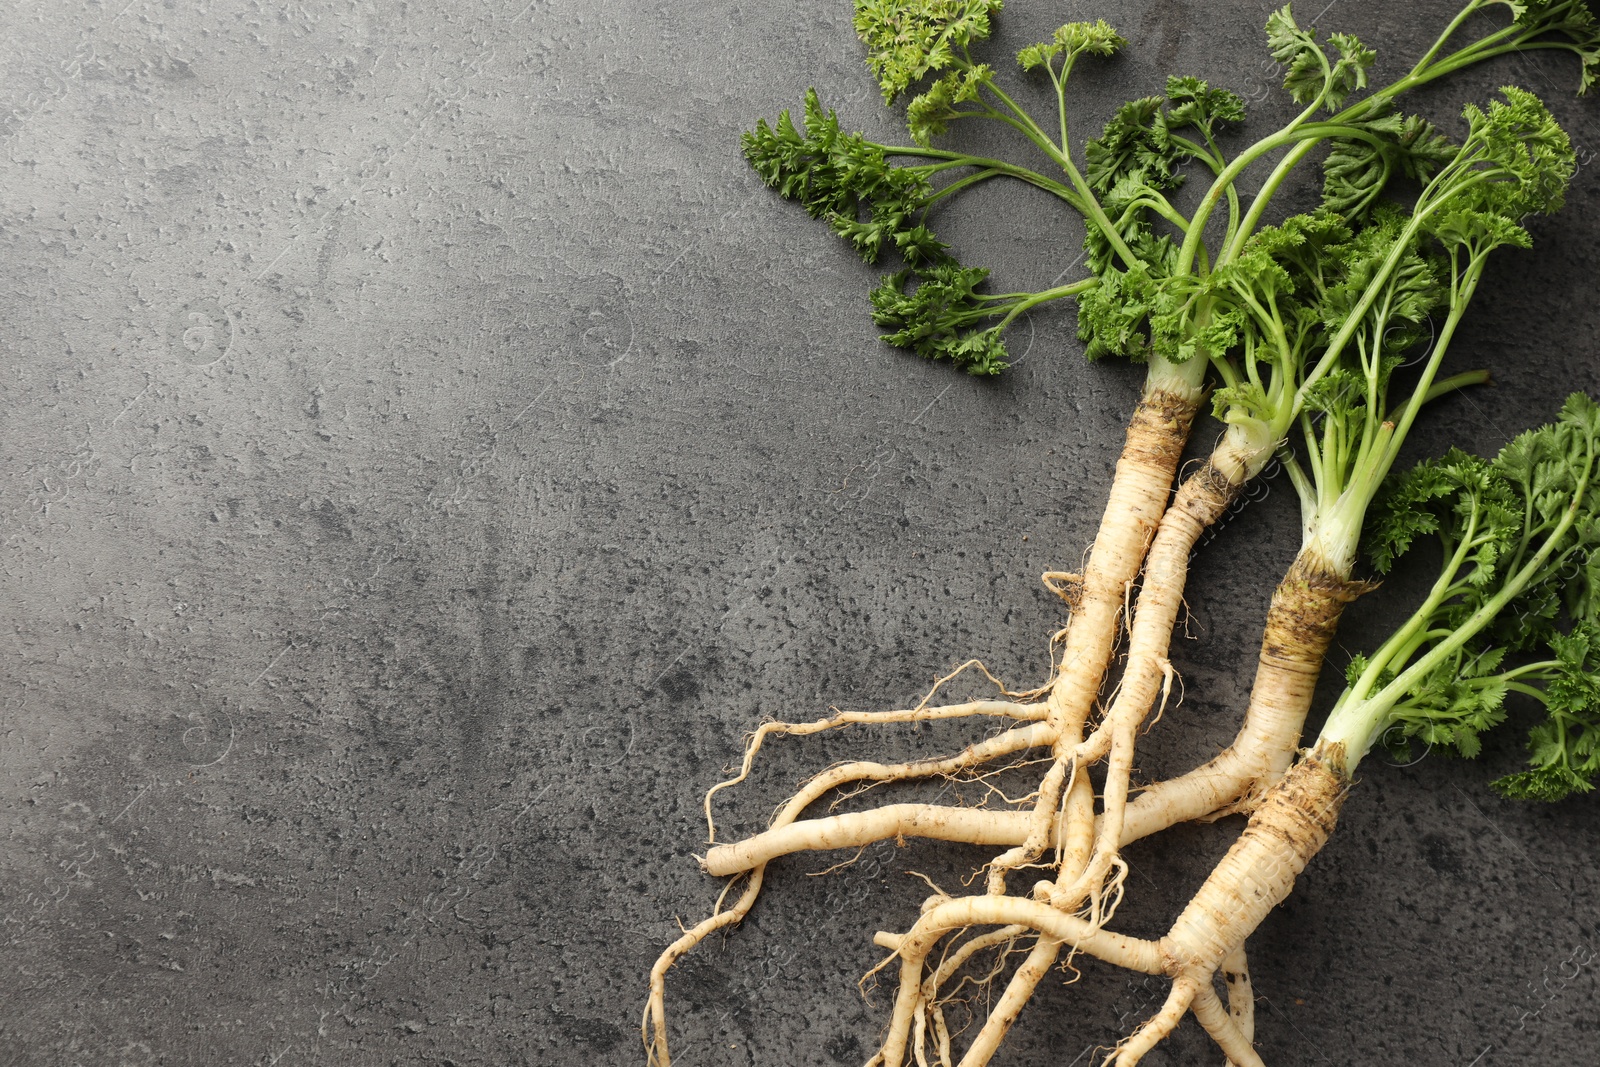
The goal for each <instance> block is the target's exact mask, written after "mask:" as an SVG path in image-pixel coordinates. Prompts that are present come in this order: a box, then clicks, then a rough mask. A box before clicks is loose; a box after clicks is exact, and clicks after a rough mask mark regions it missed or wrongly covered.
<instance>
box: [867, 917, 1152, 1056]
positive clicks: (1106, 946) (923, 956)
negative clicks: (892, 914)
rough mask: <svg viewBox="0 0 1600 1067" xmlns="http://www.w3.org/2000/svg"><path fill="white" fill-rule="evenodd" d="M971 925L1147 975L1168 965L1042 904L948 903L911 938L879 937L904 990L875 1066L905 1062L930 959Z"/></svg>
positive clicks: (1128, 940)
mask: <svg viewBox="0 0 1600 1067" xmlns="http://www.w3.org/2000/svg"><path fill="white" fill-rule="evenodd" d="M969 926H1022V927H1027V928H1028V929H1031V930H1035V931H1037V932H1038V933H1040V934H1042V935H1044V936H1046V937H1049V938H1053V939H1054V940H1056V941H1059V942H1064V943H1065V944H1068V945H1071V946H1072V947H1073V948H1074V949H1075V950H1076V951H1079V952H1084V953H1087V954H1089V955H1091V956H1094V957H1096V958H1098V959H1102V960H1105V961H1106V962H1108V963H1112V964H1115V965H1116V966H1119V967H1125V968H1127V969H1129V970H1134V971H1141V972H1143V973H1145V974H1157V973H1160V972H1161V970H1162V967H1163V963H1164V957H1163V954H1162V952H1161V947H1160V945H1158V944H1157V943H1156V942H1153V941H1142V940H1140V939H1138V938H1133V937H1127V936H1125V935H1122V934H1116V933H1112V932H1111V931H1109V930H1103V929H1100V928H1098V927H1095V926H1093V925H1091V924H1090V923H1088V922H1085V921H1084V920H1083V919H1080V918H1078V917H1077V916H1075V915H1067V914H1064V913H1063V912H1061V911H1059V910H1057V909H1055V908H1052V907H1051V906H1050V905H1048V904H1044V903H1040V902H1038V901H1033V900H1024V899H1022V898H1020V897H991V896H982V897H958V898H954V899H949V900H945V901H943V902H941V903H938V904H936V905H934V906H933V907H931V908H929V909H928V910H927V911H926V912H924V913H923V915H922V917H921V918H920V919H918V920H917V922H916V924H915V925H914V926H912V928H911V929H910V931H908V932H907V933H905V934H903V935H887V936H886V935H881V934H880V935H879V937H878V938H877V940H878V943H879V944H882V945H885V946H886V947H892V948H894V950H895V953H896V955H898V956H899V957H900V987H899V991H898V993H897V994H896V996H895V1005H894V1014H893V1015H892V1016H891V1017H890V1020H889V1030H888V1034H887V1035H886V1036H885V1038H884V1042H883V1044H882V1046H881V1047H880V1048H879V1051H878V1054H877V1055H876V1056H874V1057H873V1058H872V1059H871V1060H869V1061H868V1063H869V1064H888V1065H891V1067H899V1065H900V1064H901V1063H903V1062H904V1060H905V1054H906V1048H907V1043H908V1041H909V1040H910V1038H911V1034H912V1029H913V1027H914V1025H915V1022H916V1018H917V1016H918V1014H919V1012H922V1011H924V1010H925V1009H926V1007H927V1003H928V1001H927V1000H926V999H925V995H926V992H927V990H926V986H925V985H924V982H923V973H924V969H925V966H926V964H927V960H928V955H929V954H930V953H931V952H932V951H933V948H934V946H935V945H936V944H937V943H938V942H939V940H940V938H942V937H944V935H945V934H947V933H949V932H950V931H952V930H960V929H964V928H966V927H969Z"/></svg>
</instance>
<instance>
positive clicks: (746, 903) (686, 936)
mask: <svg viewBox="0 0 1600 1067" xmlns="http://www.w3.org/2000/svg"><path fill="white" fill-rule="evenodd" d="M1053 736H1054V735H1053V734H1052V733H1051V731H1050V728H1049V726H1047V725H1046V724H1045V723H1043V722H1031V723H1029V724H1028V725H1026V726H1018V727H1015V728H1014V729H1011V730H1007V731H1006V732H1005V733H1003V734H1000V735H999V736H997V737H991V738H989V739H988V740H985V741H979V742H976V743H974V744H971V745H968V746H967V747H966V748H965V749H963V750H962V751H961V752H960V753H959V754H957V755H955V756H951V757H947V758H945V759H934V760H919V761H917V762H914V763H898V764H896V763H873V762H868V761H861V762H856V763H842V764H840V765H839V766H837V767H830V768H829V769H828V770H826V771H823V772H822V773H821V774H819V775H817V776H816V777H815V778H813V779H811V781H809V782H807V783H806V785H805V786H804V787H803V788H802V789H801V790H800V792H798V793H796V794H795V795H794V797H792V798H791V799H790V800H789V802H788V803H787V804H785V805H784V807H783V808H782V809H781V810H780V811H779V813H778V815H777V816H776V817H775V818H774V819H773V826H775V827H781V826H784V825H787V824H788V823H792V822H793V821H794V820H795V819H796V818H798V817H799V815H800V814H801V813H802V812H803V811H805V809H806V808H807V807H808V806H809V805H810V804H812V803H814V802H815V801H816V800H817V799H818V798H820V797H821V796H823V795H824V794H826V793H827V792H828V791H829V790H831V789H836V788H838V787H839V786H841V785H846V784H848V783H850V782H859V781H894V780H898V779H902V778H908V777H918V776H924V775H927V776H932V775H940V774H954V773H956V772H958V771H962V770H965V769H967V768H969V767H973V766H976V765H978V764H982V763H985V762H987V761H989V760H993V759H999V758H1001V757H1003V756H1007V755H1011V754H1014V753H1017V752H1022V751H1025V750H1027V749H1029V748H1034V747H1039V746H1042V745H1048V744H1050V742H1051V739H1052V738H1053ZM766 872H767V868H766V864H765V863H761V864H758V865H756V866H755V867H754V868H752V869H751V870H750V880H749V882H748V883H747V884H746V885H745V887H744V891H743V892H741V893H740V894H739V898H738V900H736V901H735V902H734V905H733V906H732V907H731V908H729V909H728V910H727V911H720V910H719V911H717V912H716V913H714V914H713V915H712V916H711V917H710V918H708V919H705V920H703V921H702V922H700V923H698V924H697V925H695V926H694V927H692V928H690V929H688V930H686V931H684V933H683V935H682V936H681V937H679V938H678V939H677V940H676V941H674V942H673V943H672V944H670V945H668V946H667V948H666V949H665V950H664V951H663V952H662V953H661V955H660V956H659V957H657V959H656V962H655V966H653V967H652V968H651V969H650V996H649V998H648V999H647V1000H646V1002H645V1009H644V1019H643V1022H642V1023H641V1032H642V1035H643V1038H644V1045H645V1049H646V1059H647V1062H648V1064H650V1067H670V1064H671V1063H672V1056H671V1052H670V1050H669V1047H668V1042H667V1005H666V979H667V971H669V970H671V968H672V965H673V964H674V963H676V962H677V961H678V960H679V959H680V958H681V957H682V956H683V955H684V954H685V953H687V952H689V951H690V950H691V949H693V948H694V947H695V946H696V945H698V944H699V943H700V942H701V941H703V940H705V939H706V938H707V937H709V936H711V935H712V934H713V933H715V932H717V931H718V930H721V929H722V928H724V927H726V926H731V925H733V924H734V923H737V922H739V921H740V920H741V919H743V918H744V917H745V915H747V914H748V913H749V911H750V909H751V907H753V906H754V905H755V902H756V898H757V897H758V896H760V894H761V883H762V882H763V880H764V879H765V878H766Z"/></svg>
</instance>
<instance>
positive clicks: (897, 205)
mask: <svg viewBox="0 0 1600 1067" xmlns="http://www.w3.org/2000/svg"><path fill="white" fill-rule="evenodd" d="M743 147H744V155H745V158H746V159H747V160H749V161H750V165H751V166H752V167H754V168H755V171H756V173H757V174H759V175H760V176H761V180H762V181H764V182H766V183H767V184H768V185H770V186H771V187H772V188H774V189H776V190H777V191H778V195H780V196H782V197H783V198H784V199H785V200H798V201H800V203H801V204H802V205H804V207H805V209H806V211H807V212H809V213H810V214H811V215H812V217H814V218H822V219H825V220H827V222H828V224H829V225H830V226H832V227H833V229H834V232H836V233H838V234H839V236H841V237H843V238H845V239H846V240H847V241H849V242H850V243H851V245H852V246H854V248H855V250H856V251H857V252H858V253H859V254H860V256H861V258H862V259H864V260H866V261H867V262H868V263H876V262H877V261H878V259H879V257H880V256H881V255H882V253H883V251H884V249H885V248H888V247H893V248H895V249H897V250H898V251H899V252H900V253H901V255H902V256H904V257H905V259H906V261H907V262H912V263H916V262H926V261H938V260H941V259H944V258H948V257H947V256H946V255H945V252H944V248H945V246H944V245H943V244H941V243H940V242H939V241H938V240H937V239H936V238H935V237H934V235H933V233H932V232H931V231H930V230H929V229H928V228H927V227H926V226H924V225H923V224H922V222H921V221H920V218H921V213H922V210H923V208H924V207H925V206H926V204H927V199H928V196H929V195H930V194H931V192H932V190H931V188H930V186H929V184H928V180H927V178H926V177H925V176H924V175H923V174H922V172H920V171H918V170H916V169H914V168H910V167H897V166H894V165H892V164H891V163H889V162H888V160H887V159H886V158H885V156H884V152H883V148H882V147H881V146H879V145H876V144H873V143H872V142H870V141H868V140H866V139H865V138H864V137H862V136H861V135H860V134H844V133H841V132H840V131H839V118H838V116H837V115H835V114H834V112H833V111H831V110H829V111H824V110H823V109H822V104H821V102H820V101H819V100H818V99H817V94H816V91H815V90H811V91H809V92H807V93H806V105H805V129H804V132H802V131H801V130H799V129H797V128H796V127H795V125H794V123H793V121H791V120H790V118H789V112H787V111H785V112H783V113H782V114H781V115H779V116H778V122H777V124H776V125H775V126H768V125H767V122H766V120H765V119H762V120H760V121H759V122H757V123H756V128H755V129H754V130H752V131H750V132H748V133H746V134H745V135H744V138H743Z"/></svg>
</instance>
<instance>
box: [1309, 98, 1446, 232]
mask: <svg viewBox="0 0 1600 1067" xmlns="http://www.w3.org/2000/svg"><path fill="white" fill-rule="evenodd" d="M1362 126H1363V128H1364V130H1365V131H1366V132H1367V133H1368V134H1370V135H1371V136H1372V138H1373V140H1360V139H1356V138H1350V139H1348V140H1341V141H1336V142H1335V143H1334V146H1333V150H1332V151H1331V152H1329V153H1328V158H1327V159H1326V160H1324V161H1323V164H1322V206H1323V207H1325V208H1327V209H1328V210H1330V211H1336V212H1339V213H1340V214H1342V215H1345V216H1348V217H1350V218H1359V217H1360V216H1362V215H1364V214H1365V213H1366V212H1367V211H1368V210H1369V209H1370V208H1371V207H1372V205H1373V204H1374V203H1376V201H1377V199H1378V196H1379V195H1380V194H1381V193H1382V192H1383V190H1384V188H1385V187H1386V186H1387V185H1388V184H1389V181H1390V180H1391V179H1392V178H1393V177H1394V176H1395V175H1396V174H1403V175H1404V176H1405V177H1407V178H1410V179H1412V180H1414V181H1419V182H1426V181H1427V180H1428V179H1429V178H1432V177H1433V176H1434V175H1435V174H1437V173H1438V172H1439V171H1440V170H1441V169H1443V167H1444V166H1445V165H1446V164H1448V163H1449V162H1450V161H1451V160H1452V159H1454V158H1455V155H1456V146H1455V145H1454V144H1453V143H1452V142H1451V141H1450V139H1449V138H1447V137H1445V136H1444V135H1443V134H1441V133H1440V132H1439V131H1438V130H1437V129H1435V128H1434V126H1433V124H1432V123H1431V122H1429V121H1428V120H1427V119H1424V118H1420V117H1418V116H1416V115H1400V114H1398V113H1390V114H1388V115H1384V116H1383V117H1381V118H1378V119H1374V120H1371V121H1368V122H1365V123H1363V124H1362ZM1374 142H1376V143H1374Z"/></svg>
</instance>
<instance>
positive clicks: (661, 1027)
mask: <svg viewBox="0 0 1600 1067" xmlns="http://www.w3.org/2000/svg"><path fill="white" fill-rule="evenodd" d="M766 873H767V870H766V868H765V867H757V868H756V869H755V870H753V871H751V872H750V880H749V882H748V883H747V884H746V885H745V887H744V892H743V893H740V894H739V899H738V900H736V901H735V902H734V904H733V907H731V908H729V909H728V910H727V911H719V912H717V913H715V914H714V915H712V916H711V917H710V918H708V919H704V920H702V921H701V922H699V923H697V924H695V925H694V926H693V927H691V928H690V929H688V930H686V931H685V932H684V933H683V934H682V936H680V937H679V938H678V939H677V940H676V941H674V942H673V943H672V944H670V945H668V946H667V947H666V950H665V951H663V952H662V953H661V955H660V956H658V957H657V958H656V962H655V966H653V967H651V968H650V996H649V999H647V1000H646V1001H645V1006H644V1019H643V1020H642V1021H641V1022H640V1024H639V1030H640V1035H641V1037H642V1038H643V1039H644V1047H645V1062H646V1065H647V1067H671V1064H672V1055H671V1053H670V1052H669V1051H668V1050H667V971H669V970H671V969H672V965H673V964H674V963H676V962H678V959H679V957H681V956H683V955H684V954H685V953H686V952H688V951H689V950H690V949H692V948H694V947H695V946H696V945H698V944H699V943H700V942H701V941H703V940H705V939H706V938H707V937H709V936H711V935H712V934H714V933H716V932H717V931H718V930H720V929H722V928H723V927H725V926H732V925H733V924H734V923H737V922H738V921H739V920H741V919H743V918H744V917H745V915H746V914H748V913H749V911H750V908H751V906H752V905H754V904H755V902H756V897H757V896H759V895H760V893H761V881H762V879H763V878H764V877H765V876H766Z"/></svg>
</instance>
